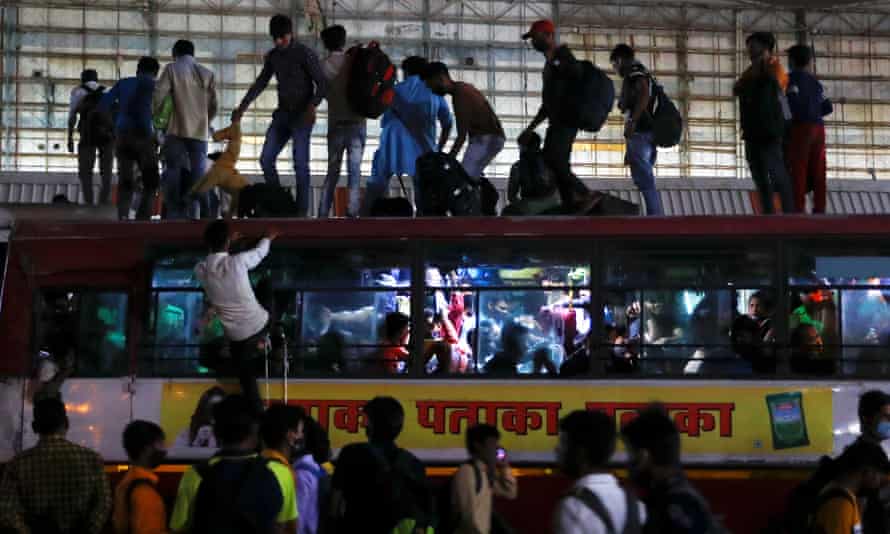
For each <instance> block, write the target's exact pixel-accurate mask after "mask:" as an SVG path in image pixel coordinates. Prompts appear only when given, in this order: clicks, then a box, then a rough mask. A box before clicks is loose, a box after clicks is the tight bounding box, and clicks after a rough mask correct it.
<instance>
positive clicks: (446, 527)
mask: <svg viewBox="0 0 890 534" xmlns="http://www.w3.org/2000/svg"><path fill="white" fill-rule="evenodd" d="M464 465H470V466H472V467H473V477H474V478H473V480H475V481H476V495H479V492H481V491H482V472H481V470H480V469H479V466H478V465H476V462H474V461H472V460H469V461H467V462H465V464H464ZM453 495H454V476H452V477H451V478H450V479H448V482H447V483H446V484H444V485H443V486H442V487H441V488H440V489H439V493H438V494H437V496H436V520H437V521H436V523H437V524H436V534H454V532H455V531H457V527H458V521H457V520H458V518H457V517H456V516H455V514H454V500H453Z"/></svg>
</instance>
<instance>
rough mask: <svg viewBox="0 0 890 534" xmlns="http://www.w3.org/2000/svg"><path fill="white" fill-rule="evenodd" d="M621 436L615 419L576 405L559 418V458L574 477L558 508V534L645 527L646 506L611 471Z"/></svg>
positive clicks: (629, 533) (634, 532)
mask: <svg viewBox="0 0 890 534" xmlns="http://www.w3.org/2000/svg"><path fill="white" fill-rule="evenodd" d="M616 439H617V438H616V430H615V422H614V421H613V420H612V418H611V417H609V416H607V415H606V414H604V413H602V412H588V411H585V410H577V411H574V412H572V413H570V414H569V415H568V416H566V417H565V418H564V419H563V420H562V421H560V423H559V445H558V446H557V448H556V460H557V463H558V464H559V467H560V469H561V470H562V471H563V473H565V474H566V475H568V476H569V477H571V478H572V479H573V480H574V481H575V482H574V484H573V485H572V489H571V490H569V492H568V493H567V494H566V496H565V497H563V498H562V499H561V500H560V501H559V504H558V505H557V507H556V514H555V516H554V525H553V532H555V533H556V534H612V533H624V534H639V533H641V532H642V531H643V525H644V524H645V522H646V509H645V506H644V505H643V503H641V502H640V501H639V500H637V498H636V497H634V496H633V494H632V493H631V492H628V491H627V490H625V489H624V488H622V487H621V486H620V485H619V484H618V479H616V478H615V476H614V475H612V474H611V473H610V472H609V468H608V463H609V459H610V458H611V457H612V454H614V452H615V442H616Z"/></svg>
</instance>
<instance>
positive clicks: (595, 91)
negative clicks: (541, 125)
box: [546, 60, 615, 133]
mask: <svg viewBox="0 0 890 534" xmlns="http://www.w3.org/2000/svg"><path fill="white" fill-rule="evenodd" d="M572 61H573V63H572V64H570V65H563V66H562V67H560V70H559V72H558V73H557V75H556V77H555V78H554V80H553V82H552V83H553V84H554V88H553V90H552V91H548V96H549V97H550V101H549V102H547V103H546V105H547V109H548V111H549V112H550V118H551V119H556V122H558V123H559V124H561V125H565V126H569V127H572V128H578V129H579V130H584V131H585V132H594V133H596V132H599V131H600V130H601V129H602V127H603V125H605V124H606V120H608V118H609V113H611V112H612V108H613V107H614V106H615V84H613V83H612V79H611V78H609V75H608V74H606V73H605V72H604V71H603V70H602V69H600V68H599V67H597V66H596V65H594V64H593V63H591V62H589V61H578V60H572Z"/></svg>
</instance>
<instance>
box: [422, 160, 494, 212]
mask: <svg viewBox="0 0 890 534" xmlns="http://www.w3.org/2000/svg"><path fill="white" fill-rule="evenodd" d="M416 167H417V178H418V180H419V182H420V198H421V199H422V200H421V207H422V210H419V211H421V213H418V214H419V215H422V216H427V217H430V216H432V217H444V216H446V215H454V216H473V215H477V216H478V215H480V214H481V213H482V206H481V202H482V200H481V193H480V182H479V180H477V179H474V178H471V177H470V176H469V175H468V174H467V171H465V170H464V168H463V166H462V165H461V164H460V163H459V162H458V161H457V160H456V159H454V158H453V157H452V156H450V155H448V154H445V153H444V152H430V153H428V154H424V155H423V156H420V157H419V158H417V164H416Z"/></svg>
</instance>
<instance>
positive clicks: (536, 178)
mask: <svg viewBox="0 0 890 534" xmlns="http://www.w3.org/2000/svg"><path fill="white" fill-rule="evenodd" d="M514 165H515V168H516V172H517V179H518V180H519V194H520V196H522V198H523V199H530V198H545V197H548V196H550V195H552V194H553V192H554V191H556V189H557V184H556V176H555V175H554V173H553V171H552V170H550V167H548V166H547V162H546V161H544V155H543V154H542V153H541V152H535V153H533V154H528V155H526V157H522V156H520V157H519V161H517V162H516V163H515V164H514Z"/></svg>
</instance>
